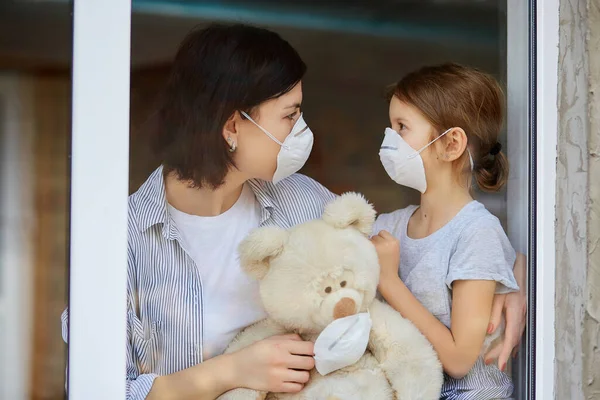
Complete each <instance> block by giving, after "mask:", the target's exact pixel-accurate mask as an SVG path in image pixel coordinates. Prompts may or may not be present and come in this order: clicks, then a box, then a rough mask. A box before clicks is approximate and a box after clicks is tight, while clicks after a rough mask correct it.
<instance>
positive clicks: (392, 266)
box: [371, 231, 400, 286]
mask: <svg viewBox="0 0 600 400" xmlns="http://www.w3.org/2000/svg"><path fill="white" fill-rule="evenodd" d="M371 243H373V245H374V246H375V250H377V255H378V256H379V267H380V273H379V285H380V286H381V285H382V284H385V283H387V282H391V281H394V280H397V279H398V267H399V265H400V241H398V239H396V238H395V237H394V236H392V234H391V233H389V232H387V231H381V232H379V234H377V235H375V236H373V237H372V238H371Z"/></svg>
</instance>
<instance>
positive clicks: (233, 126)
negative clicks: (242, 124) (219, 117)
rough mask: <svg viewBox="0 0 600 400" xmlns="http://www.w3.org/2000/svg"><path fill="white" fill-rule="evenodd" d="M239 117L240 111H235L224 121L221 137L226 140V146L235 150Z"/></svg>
mask: <svg viewBox="0 0 600 400" xmlns="http://www.w3.org/2000/svg"><path fill="white" fill-rule="evenodd" d="M239 119H240V113H239V112H237V111H235V112H234V113H233V114H231V116H230V117H229V118H228V119H227V121H225V125H223V139H225V141H226V142H227V146H229V148H230V149H232V150H233V151H235V149H236V148H237V144H238V131H237V126H238V122H239Z"/></svg>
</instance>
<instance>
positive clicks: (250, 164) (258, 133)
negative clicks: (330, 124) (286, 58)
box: [225, 82, 302, 181]
mask: <svg viewBox="0 0 600 400" xmlns="http://www.w3.org/2000/svg"><path fill="white" fill-rule="evenodd" d="M301 104H302V83H301V82H299V83H298V84H297V85H296V86H294V87H293V88H292V90H290V91H289V92H287V93H286V94H284V95H281V96H280V97H277V98H275V99H271V100H267V101H265V102H264V103H262V104H261V105H260V106H259V107H257V108H256V109H255V110H254V112H253V113H252V114H251V115H250V116H251V117H252V119H253V120H254V121H255V122H256V123H257V124H259V125H260V126H262V127H263V128H264V129H265V130H266V131H267V132H269V133H270V134H271V135H273V136H275V137H276V138H277V140H279V141H280V142H282V143H283V141H284V140H285V138H286V137H287V136H288V135H289V134H290V132H291V131H292V127H293V126H294V124H295V123H296V121H297V120H298V118H299V117H300V105H301ZM233 122H234V129H235V134H234V135H233V136H235V137H232V139H233V140H234V141H235V143H236V145H237V148H236V151H235V153H234V161H235V164H236V166H237V168H238V170H239V171H240V172H242V173H243V174H244V177H245V178H246V179H253V178H258V179H263V180H266V181H270V180H271V179H272V178H273V174H274V173H275V169H276V168H277V155H278V154H279V150H280V149H281V146H280V145H279V144H278V143H276V142H275V141H273V140H272V139H271V138H269V137H268V136H267V135H266V134H265V133H264V132H263V131H262V130H260V128H258V127H257V126H256V125H254V124H253V123H252V121H250V120H248V119H246V118H243V117H242V116H241V115H240V114H239V113H236V115H235V116H234V118H233ZM229 134H230V132H225V135H229ZM226 139H227V136H226Z"/></svg>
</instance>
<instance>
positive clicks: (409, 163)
mask: <svg viewBox="0 0 600 400" xmlns="http://www.w3.org/2000/svg"><path fill="white" fill-rule="evenodd" d="M452 129H453V128H450V129H448V130H446V131H445V132H444V133H442V134H441V135H439V136H438V137H436V138H435V139H433V140H432V141H431V142H429V143H427V144H426V145H425V146H423V147H422V148H420V149H419V150H415V149H413V148H412V147H411V146H410V145H409V144H408V143H406V141H405V140H404V139H402V136H400V135H399V134H398V132H396V131H395V130H393V129H391V128H386V129H385V137H384V138H383V143H382V144H381V149H380V150H379V158H380V159H381V163H382V164H383V168H385V172H387V174H388V175H389V176H390V178H392V180H394V182H396V183H397V184H399V185H402V186H408V187H410V188H413V189H416V190H418V191H419V192H421V193H425V191H426V190H427V179H426V177H425V166H424V165H423V159H422V158H421V153H422V152H423V150H425V149H426V148H427V147H429V146H431V145H432V144H433V143H434V142H435V141H437V140H438V139H439V138H441V137H442V136H444V135H445V134H446V133H448V132H450V131H451V130H452ZM467 151H468V152H469V161H470V163H471V171H473V157H471V151H470V150H469V149H468V148H467Z"/></svg>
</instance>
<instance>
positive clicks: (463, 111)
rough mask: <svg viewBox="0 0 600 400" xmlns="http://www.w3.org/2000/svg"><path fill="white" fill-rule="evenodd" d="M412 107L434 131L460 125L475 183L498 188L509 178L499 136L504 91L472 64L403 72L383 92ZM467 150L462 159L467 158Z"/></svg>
mask: <svg viewBox="0 0 600 400" xmlns="http://www.w3.org/2000/svg"><path fill="white" fill-rule="evenodd" d="M393 96H396V97H398V99H400V100H401V101H403V102H405V103H407V104H410V105H412V106H413V107H415V108H417V109H418V110H419V111H420V112H421V113H422V114H423V115H424V116H425V118H427V120H429V123H431V125H432V126H433V127H434V128H435V129H436V132H437V133H436V136H437V135H439V134H441V133H442V132H444V131H445V130H447V129H449V128H454V127H460V128H462V129H463V130H464V131H465V133H466V134H467V138H468V147H469V149H470V150H471V153H472V156H473V162H474V170H473V172H474V175H475V180H476V182H477V186H479V188H480V189H481V190H483V191H486V192H495V191H498V190H499V189H500V188H502V186H504V184H505V183H506V181H507V179H508V169H509V168H508V159H507V158H506V156H505V154H504V153H503V152H502V151H500V150H501V149H500V145H499V144H498V136H499V134H500V130H501V128H502V124H503V122H504V94H503V92H502V89H501V88H500V85H499V84H498V82H497V81H496V80H495V79H494V78H493V77H492V76H490V75H488V74H486V73H483V72H481V71H479V70H477V69H474V68H470V67H465V66H462V65H458V64H443V65H439V66H432V67H424V68H421V69H419V70H417V71H415V72H412V73H410V74H408V75H406V76H405V77H404V78H402V80H400V81H399V82H398V83H397V84H395V85H394V86H393V87H392V88H391V90H390V91H389V92H388V97H389V99H391V98H392V97H393ZM468 157H469V156H468V154H467V152H466V151H465V154H464V155H463V157H461V159H462V160H463V162H465V160H466V162H467V163H468Z"/></svg>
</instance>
